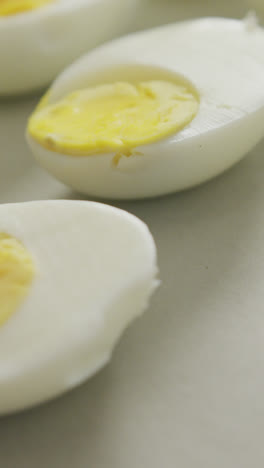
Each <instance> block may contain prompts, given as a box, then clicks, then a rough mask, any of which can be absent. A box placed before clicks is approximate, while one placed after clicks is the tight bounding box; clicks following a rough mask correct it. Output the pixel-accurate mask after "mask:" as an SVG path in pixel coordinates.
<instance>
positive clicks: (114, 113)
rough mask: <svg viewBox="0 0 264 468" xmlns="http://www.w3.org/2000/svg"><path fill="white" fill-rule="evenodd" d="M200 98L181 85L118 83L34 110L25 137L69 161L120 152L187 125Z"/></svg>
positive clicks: (151, 82) (174, 83)
mask: <svg viewBox="0 0 264 468" xmlns="http://www.w3.org/2000/svg"><path fill="white" fill-rule="evenodd" d="M198 108H199V97H198V95H197V93H196V91H194V89H192V88H191V86H188V85H187V84H186V83H185V82H184V83H183V81H180V79H179V82H171V81H160V80H154V81H147V82H140V83H137V84H132V83H128V82H118V83H114V84H104V85H98V86H95V87H92V88H87V89H82V90H78V91H75V92H73V93H71V94H70V95H68V96H66V97H65V98H63V99H61V100H60V101H57V102H55V103H54V104H46V103H45V100H44V105H43V106H42V105H41V106H40V107H38V108H37V109H36V111H35V112H34V113H33V115H32V116H31V118H30V120H29V125H28V132H29V134H30V135H31V136H32V137H33V139H35V140H36V141H37V142H39V143H40V144H41V145H42V146H43V147H45V148H47V149H48V150H50V151H55V152H59V153H62V154H68V155H72V156H75V155H76V156H86V155H89V154H97V153H105V152H112V151H118V152H119V153H120V152H122V151H124V154H126V153H127V154H129V150H130V149H132V148H135V147H136V146H139V145H144V144H147V143H152V142H155V141H157V140H159V139H161V138H164V137H167V136H169V135H171V134H174V133H175V132H178V131H179V130H181V129H182V128H183V127H185V126H186V125H187V124H189V123H190V122H191V120H192V119H193V118H194V117H195V115H196V114H197V112H198Z"/></svg>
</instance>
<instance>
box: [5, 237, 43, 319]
mask: <svg viewBox="0 0 264 468" xmlns="http://www.w3.org/2000/svg"><path fill="white" fill-rule="evenodd" d="M34 274H35V268H34V264H33V260H32V258H31V255H30V254H29V252H28V251H27V250H26V248H25V247H24V246H23V245H22V244H21V243H20V242H19V241H18V240H16V239H15V238H13V237H11V236H9V235H8V234H4V233H0V326H1V325H3V323H4V322H6V320H8V319H9V317H10V316H11V315H12V314H13V313H14V312H15V311H16V310H17V308H18V307H19V306H20V305H21V304H22V302H23V300H24V299H25V297H26V296H27V294H28V292H29V288H30V286H31V283H32V280H33V277H34Z"/></svg>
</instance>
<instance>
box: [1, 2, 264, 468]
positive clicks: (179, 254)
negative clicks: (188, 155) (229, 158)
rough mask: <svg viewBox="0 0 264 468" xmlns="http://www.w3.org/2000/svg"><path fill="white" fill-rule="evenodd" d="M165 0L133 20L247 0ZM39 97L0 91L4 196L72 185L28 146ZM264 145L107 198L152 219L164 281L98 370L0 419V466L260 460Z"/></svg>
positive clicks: (225, 9) (140, 22)
mask: <svg viewBox="0 0 264 468" xmlns="http://www.w3.org/2000/svg"><path fill="white" fill-rule="evenodd" d="M161 3H162V2H158V0H152V1H151V0H149V1H148V2H143V3H142V7H141V14H139V15H138V19H137V20H136V22H135V23H134V25H133V26H131V29H137V28H141V27H143V26H144V25H146V26H150V25H152V24H158V23H162V22H168V21H172V20H173V19H176V18H179V17H188V16H191V15H192V14H193V15H197V14H199V12H200V14H201V15H202V14H206V13H208V14H223V15H224V14H227V15H229V14H230V15H232V14H234V11H235V12H236V13H237V15H242V14H243V12H244V9H245V3H246V2H242V1H241V2H239V5H238V4H237V2H222V4H221V5H218V6H217V4H216V3H214V2H210V3H209V2H205V1H201V2H194V1H193V2H192V1H190V2H188V1H186V2H184V3H185V6H184V8H183V7H182V4H178V5H177V4H176V2H173V1H172V0H170V1H169V0H167V1H165V2H163V7H162V8H161ZM198 3H199V5H198ZM212 3H214V8H213V7H212ZM143 7H144V8H143ZM212 10H213V11H212ZM197 12H198V13H197ZM37 100H38V97H31V98H20V99H16V100H9V101H7V100H2V101H0V148H1V157H0V202H1V203H5V202H13V201H24V200H32V199H45V198H76V199H77V198H80V195H78V194H76V193H73V192H71V191H70V190H69V189H67V188H66V187H64V186H63V185H61V184H59V183H57V182H56V181H54V180H53V179H51V178H50V177H49V176H48V175H47V174H46V173H45V172H44V171H42V170H41V169H40V168H38V167H37V166H36V164H35V163H34V161H33V160H32V157H31V155H30V153H29V150H28V149H27V146H26V144H25V141H24V136H23V134H24V128H25V125H26V119H27V117H28V115H29V114H30V112H31V111H32V109H33V107H34V105H35V104H36V102H37ZM263 152H264V146H263V143H262V144H260V145H259V146H258V147H257V148H255V150H254V151H252V153H251V154H250V155H248V157H247V158H246V159H244V160H243V161H242V162H241V163H240V164H238V165H237V166H236V167H235V168H233V169H232V170H230V171H228V172H227V173H226V174H224V175H223V176H220V177H218V178H217V179H215V180H213V181H211V182H209V183H207V184H205V185H203V186H201V187H199V188H196V189H193V190H190V191H187V192H184V193H180V194H175V195H171V196H167V197H163V198H159V199H153V200H146V201H137V202H111V203H112V204H115V205H116V206H119V207H121V208H123V209H126V210H128V211H130V212H132V213H134V214H136V215H137V216H139V217H140V218H141V219H143V220H144V221H145V222H146V223H147V224H148V225H149V227H150V229H151V231H152V233H153V235H154V237H155V240H156V243H157V247H158V255H159V265H160V271H161V273H160V276H161V279H162V286H161V287H160V289H159V290H158V292H157V293H156V294H155V296H154V297H153V300H152V302H151V306H150V308H149V310H148V312H147V313H146V314H145V315H144V316H143V317H142V318H141V319H139V320H137V321H136V322H135V323H134V324H133V325H132V327H130V328H129V330H128V331H127V332H126V334H125V335H124V337H123V338H122V340H121V342H120V344H119V345H118V347H117V349H116V352H115V353H114V357H113V360H112V362H111V364H110V365H109V366H107V367H106V368H105V369H104V370H103V371H101V372H100V373H99V374H98V375H97V376H95V377H94V378H93V379H91V380H90V381H89V382H87V383H86V384H84V385H82V386H81V387H79V388H78V389H76V390H74V391H72V392H71V393H69V394H67V395H65V396H63V397H61V398H59V399H57V400H55V401H53V402H51V403H49V404H45V405H43V406H41V407H38V408H36V409H33V410H31V411H27V412H25V413H21V414H18V415H14V416H9V417H3V418H1V419H0V467H1V468H36V467H38V468H47V467H48V468H60V467H63V468H135V467H137V468H141V467H142V468H143V467H144V468H146V467H151V468H173V467H177V468H178V467H179V468H223V467H225V468H257V467H262V466H263V465H264V447H263V438H264V403H263V400H264V359H263V357H264V307H263V302H264V301H263V296H264V289H263V278H264V243H263V239H264V210H263V200H264V184H263V172H264V160H263Z"/></svg>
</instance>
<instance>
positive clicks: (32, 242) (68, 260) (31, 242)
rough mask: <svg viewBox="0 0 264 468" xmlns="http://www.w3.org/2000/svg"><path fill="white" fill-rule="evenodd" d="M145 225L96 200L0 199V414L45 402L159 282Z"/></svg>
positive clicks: (85, 367) (102, 349) (114, 335)
mask: <svg viewBox="0 0 264 468" xmlns="http://www.w3.org/2000/svg"><path fill="white" fill-rule="evenodd" d="M156 275H157V262H156V249H155V244H154V241H153V238H152V236H151V234H150V232H149V230H148V228H147V227H146V225H145V224H144V223H143V222H142V221H140V220H139V219H138V218H136V217H135V216H133V215H131V214H128V213H126V212H124V211H122V210H119V209H117V208H113V207H110V206H107V205H103V204H99V203H93V202H75V201H41V202H28V203H21V204H8V205H1V206H0V414H3V413H8V412H13V411H17V410H21V409H24V408H27V407H29V406H32V405H35V404H37V403H41V402H44V401H45V400H48V399H50V398H52V397H54V396H56V395H59V394H60V393H62V392H65V391H66V390H69V389H70V388H72V387H75V386H76V385H78V384H80V383H81V382H83V381H84V380H85V379H87V378H88V377H90V376H91V375H92V374H94V373H95V372H96V371H98V370H99V369H100V368H101V367H102V366H104V365H105V364H106V363H107V362H108V361H109V359H110V357H111V354H112V351H113V348H114V345H115V344H116V342H117V341H118V339H119V337H120V335H121V334H122V332H123V331H124V329H125V328H126V327H127V325H128V324H129V323H130V322H131V321H132V319H134V318H135V317H137V316H138V315H139V314H141V313H142V311H143V310H144V309H145V308H146V307H147V305H148V302H149V298H150V296H151V294H152V292H153V290H154V289H155V287H156V286H157V280H156Z"/></svg>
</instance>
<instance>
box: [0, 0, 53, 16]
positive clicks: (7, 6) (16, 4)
mask: <svg viewBox="0 0 264 468" xmlns="http://www.w3.org/2000/svg"><path fill="white" fill-rule="evenodd" d="M54 1H55V0H0V16H11V15H17V14H18V13H24V12H26V11H31V10H35V9H37V8H40V7H42V6H44V5H47V4H49V3H53V2H54Z"/></svg>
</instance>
